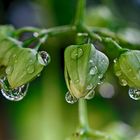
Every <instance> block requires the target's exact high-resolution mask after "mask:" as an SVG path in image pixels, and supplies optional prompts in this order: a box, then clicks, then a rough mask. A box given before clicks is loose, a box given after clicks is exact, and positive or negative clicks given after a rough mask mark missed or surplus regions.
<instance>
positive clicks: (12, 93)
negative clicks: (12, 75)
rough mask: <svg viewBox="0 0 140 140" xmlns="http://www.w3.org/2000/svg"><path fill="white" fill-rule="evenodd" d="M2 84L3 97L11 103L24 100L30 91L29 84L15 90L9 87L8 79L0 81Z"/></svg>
mask: <svg viewBox="0 0 140 140" xmlns="http://www.w3.org/2000/svg"><path fill="white" fill-rule="evenodd" d="M0 83H1V86H2V89H1V93H2V95H3V96H4V97H5V98H6V99H8V100H10V101H20V100H22V99H23V98H24V97H25V95H26V93H27V91H28V86H29V84H26V85H22V86H20V87H17V88H15V89H11V88H10V86H9V83H8V80H7V79H6V78H4V79H2V80H0Z"/></svg>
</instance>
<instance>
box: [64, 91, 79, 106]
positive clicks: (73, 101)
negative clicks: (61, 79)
mask: <svg viewBox="0 0 140 140" xmlns="http://www.w3.org/2000/svg"><path fill="white" fill-rule="evenodd" d="M65 99H66V101H67V103H69V104H74V103H75V102H77V98H75V97H73V96H72V95H71V94H70V92H69V91H68V92H67V93H66V95H65Z"/></svg>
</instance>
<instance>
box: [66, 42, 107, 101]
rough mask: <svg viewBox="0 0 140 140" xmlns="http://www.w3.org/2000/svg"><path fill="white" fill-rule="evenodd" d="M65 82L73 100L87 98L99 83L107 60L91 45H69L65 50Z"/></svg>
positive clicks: (105, 68)
mask: <svg viewBox="0 0 140 140" xmlns="http://www.w3.org/2000/svg"><path fill="white" fill-rule="evenodd" d="M64 55H65V56H64V59H65V80H66V84H67V87H68V90H69V92H70V94H71V95H72V97H73V98H77V99H79V98H82V97H84V98H88V97H87V95H88V94H90V97H91V93H93V94H94V88H95V87H96V86H97V84H98V83H100V80H101V79H102V78H103V76H104V74H105V72H106V70H107V68H108V65H109V60H108V58H107V57H106V56H105V55H104V54H103V53H102V52H100V51H98V50H96V49H95V47H94V46H93V45H92V44H84V45H71V46H69V47H67V48H66V50H65V54H64Z"/></svg>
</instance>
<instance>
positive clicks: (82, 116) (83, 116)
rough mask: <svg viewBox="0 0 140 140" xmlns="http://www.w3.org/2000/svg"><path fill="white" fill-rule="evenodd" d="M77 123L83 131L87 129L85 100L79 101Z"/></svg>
mask: <svg viewBox="0 0 140 140" xmlns="http://www.w3.org/2000/svg"><path fill="white" fill-rule="evenodd" d="M78 103H79V106H78V107H79V123H80V127H81V128H84V129H88V128H89V124H88V116H87V104H86V100H85V99H79V102H78Z"/></svg>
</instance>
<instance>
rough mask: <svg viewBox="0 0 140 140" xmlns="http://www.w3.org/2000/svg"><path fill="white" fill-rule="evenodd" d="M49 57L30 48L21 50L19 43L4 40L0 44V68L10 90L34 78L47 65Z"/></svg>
mask: <svg viewBox="0 0 140 140" xmlns="http://www.w3.org/2000/svg"><path fill="white" fill-rule="evenodd" d="M46 57H48V58H49V55H48V54H47V53H45V52H43V54H42V52H41V53H40V52H39V53H38V52H37V51H36V50H33V49H30V48H22V46H21V43H20V42H18V41H17V40H14V39H9V38H7V39H4V40H2V42H1V44H0V66H4V67H5V69H4V73H5V74H4V76H6V77H7V79H8V82H9V85H10V86H11V88H12V89H14V88H16V87H19V86H22V85H24V84H26V83H28V82H29V81H31V80H32V79H34V78H35V77H37V75H38V74H40V72H41V71H42V70H43V68H44V66H46V65H47V61H48V63H49V59H48V58H46Z"/></svg>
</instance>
